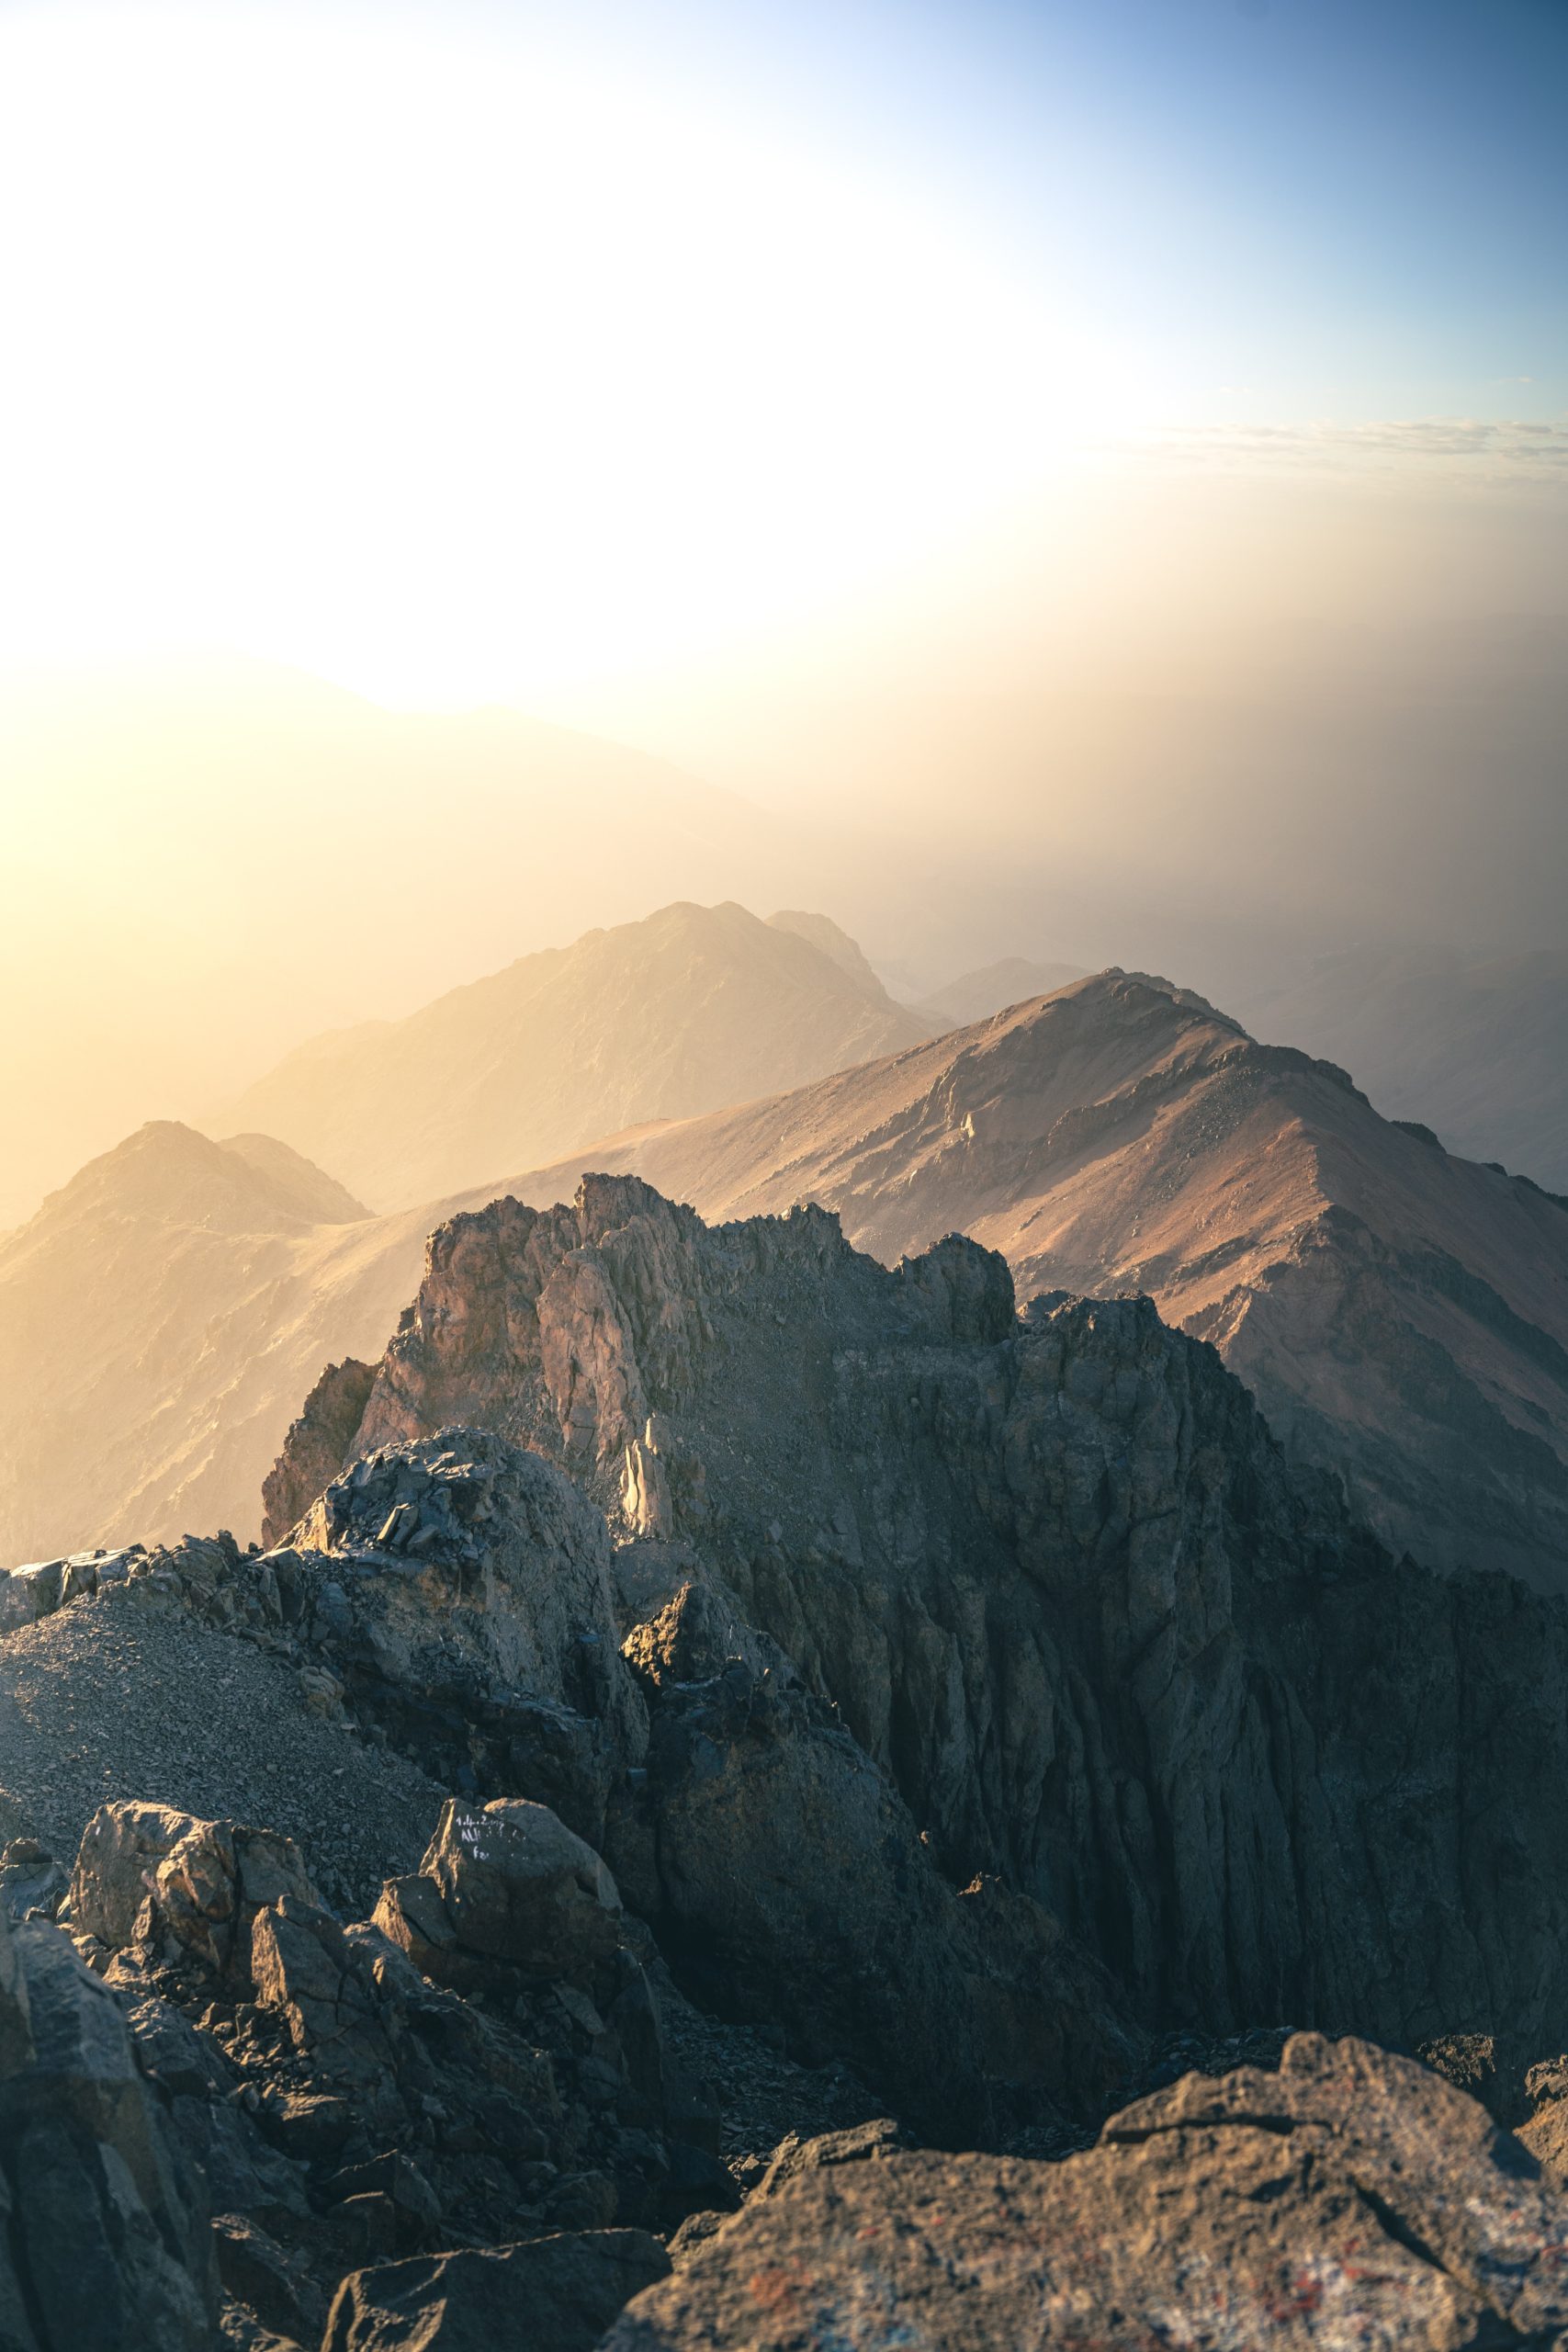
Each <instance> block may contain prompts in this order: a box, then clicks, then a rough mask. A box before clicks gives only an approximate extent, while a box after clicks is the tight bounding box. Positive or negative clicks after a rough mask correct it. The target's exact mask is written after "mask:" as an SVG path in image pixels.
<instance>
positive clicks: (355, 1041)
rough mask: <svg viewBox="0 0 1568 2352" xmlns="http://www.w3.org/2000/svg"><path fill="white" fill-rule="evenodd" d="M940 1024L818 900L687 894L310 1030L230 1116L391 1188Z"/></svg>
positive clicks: (457, 1181)
mask: <svg viewBox="0 0 1568 2352" xmlns="http://www.w3.org/2000/svg"><path fill="white" fill-rule="evenodd" d="M823 941H826V943H827V944H826V945H824V944H819V943H820V942H823ZM932 1026H933V1023H931V1021H929V1020H925V1019H922V1018H921V1017H920V1016H919V1014H917V1013H915V1012H911V1011H910V1010H909V1009H908V1007H906V1006H903V1005H898V1004H896V1003H895V1002H894V1001H893V1000H892V998H891V997H889V996H888V994H887V992H886V989H884V988H883V986H882V984H881V982H880V981H879V980H878V979H877V978H876V976H875V974H874V972H873V971H872V969H871V967H870V966H869V965H868V964H866V962H865V960H864V958H863V956H860V954H859V951H858V949H856V948H855V946H854V944H853V942H852V941H851V940H849V939H848V938H847V937H846V936H845V935H844V934H843V933H841V932H839V931H838V929H837V926H836V925H833V924H830V923H829V922H828V921H827V919H826V918H825V917H820V916H802V915H785V916H783V917H781V918H778V919H777V920H775V922H772V923H766V922H760V921H759V920H758V918H757V917H756V916H755V915H753V914H749V913H748V912H747V910H746V909H745V908H744V907H739V906H736V905H733V904H726V905H723V906H718V907H698V906H692V905H688V904H683V903H682V904H679V905H676V906H671V907H665V908H663V909H662V910H660V912H659V913H658V914H655V915H650V916H649V917H648V918H647V920H646V921H644V922H635V923H623V924H620V925H617V926H616V928H615V929H614V930H611V931H592V932H589V933H587V934H586V936H585V937H583V938H581V939H580V940H578V941H577V943H576V944H575V945H573V946H571V947H567V948H549V949H547V950H545V951H544V952H543V953H542V954H539V955H536V956H523V957H521V958H520V959H519V960H518V962H516V963H514V964H512V965H510V966H508V967H507V969H506V970H505V971H503V972H497V973H495V974H493V975H492V976H491V978H488V979H484V980H478V981H475V982H474V983H473V984H472V985H471V986H469V987H468V988H461V989H453V990H452V991H451V992H450V993H449V994H448V995H446V996H444V997H442V998H440V999H438V1000H437V1001H436V1002H435V1003H434V1004H431V1005H427V1006H426V1007H425V1008H424V1009H423V1012H417V1013H414V1014H412V1016H411V1017H410V1018H409V1019H408V1020H406V1021H400V1022H390V1023H370V1024H367V1025H365V1026H363V1027H360V1028H357V1029H351V1030H345V1031H340V1032H338V1033H336V1034H334V1035H328V1036H325V1037H318V1038H315V1039H313V1040H312V1041H311V1042H310V1044H309V1045H306V1046H301V1047H300V1048H299V1051H298V1052H297V1053H294V1054H291V1055H290V1056H289V1057H288V1060H287V1061H285V1062H283V1063H282V1064H281V1065H280V1066H279V1067H278V1068H277V1069H276V1070H274V1071H273V1072H272V1073H271V1074H270V1075H269V1076H268V1077H266V1078H265V1079H262V1080H259V1081H258V1082H257V1083H256V1084H255V1085H254V1086H252V1087H250V1088H248V1089H247V1090H246V1091H245V1092H244V1094H243V1095H242V1096H241V1097H240V1099H239V1101H238V1102H237V1103H235V1104H233V1105H232V1106H231V1110H230V1111H229V1112H228V1113H226V1114H225V1117H224V1122H223V1124H224V1125H243V1126H246V1127H252V1126H254V1127H262V1128H265V1130H266V1132H267V1133H268V1134H272V1135H277V1136H283V1137H284V1138H285V1140H286V1141H288V1142H289V1143H291V1144H292V1145H294V1146H295V1147H296V1148H298V1149H299V1150H300V1151H303V1152H307V1153H308V1154H309V1155H310V1158H311V1159H318V1160H320V1161H321V1162H322V1163H323V1165H325V1166H328V1167H332V1168H333V1169H336V1170H340V1171H342V1172H343V1173H344V1175H345V1177H346V1179H347V1181H348V1182H350V1183H352V1184H354V1185H355V1186H356V1187H357V1188H359V1189H360V1190H361V1191H363V1192H364V1193H366V1195H367V1197H368V1198H369V1199H370V1200H371V1201H372V1202H373V1203H374V1204H376V1206H377V1207H378V1208H380V1209H389V1208H398V1207H401V1206H403V1205H404V1204H408V1203H412V1202H414V1201H420V1200H428V1199H430V1198H432V1197H434V1195H437V1194H439V1193H448V1192H456V1191H457V1190H459V1189H461V1188H463V1187H465V1186H468V1185H471V1184H475V1183H479V1182H482V1181H483V1180H484V1179H485V1178H486V1177H487V1176H488V1175H491V1174H492V1173H493V1172H494V1171H496V1170H505V1169H508V1168H517V1167H524V1166H527V1165H528V1164H529V1163H530V1162H532V1161H536V1160H539V1159H544V1158H546V1157H548V1156H551V1155H553V1154H555V1153H557V1152H559V1151H562V1150H565V1149H567V1148H570V1146H572V1145H574V1144H577V1143H580V1142H581V1141H583V1140H584V1139H585V1138H586V1137H588V1136H592V1135H598V1134H603V1133H604V1132H606V1131H613V1130H615V1129H619V1128H622V1127H629V1126H633V1125H639V1124H642V1123H644V1122H646V1121H648V1120H650V1119H663V1118H681V1117H685V1116H688V1115H690V1114H693V1113H695V1112H701V1111H707V1110H711V1109H716V1108H717V1107H719V1106H720V1105H723V1104H728V1103H738V1102H744V1101H746V1100H748V1099H749V1098H750V1097H751V1096H754V1095H758V1094H764V1093H776V1092H778V1091H781V1090H784V1089H787V1088H789V1087H793V1086H796V1085H800V1084H803V1083H805V1082H806V1081H807V1080H811V1079H814V1078H819V1077H823V1076H825V1075H826V1074H827V1073H828V1072H829V1071H831V1070H836V1069H845V1068H847V1067H849V1066H850V1065H851V1064H852V1063H854V1062H861V1061H867V1060H871V1059H873V1058H874V1057H877V1056H880V1055H883V1054H886V1053H889V1052H896V1051H897V1050H899V1049H900V1048H902V1047H904V1046H911V1045H916V1044H918V1043H919V1041H920V1040H921V1038H923V1037H925V1036H927V1035H930V1033H931V1027H932Z"/></svg>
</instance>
